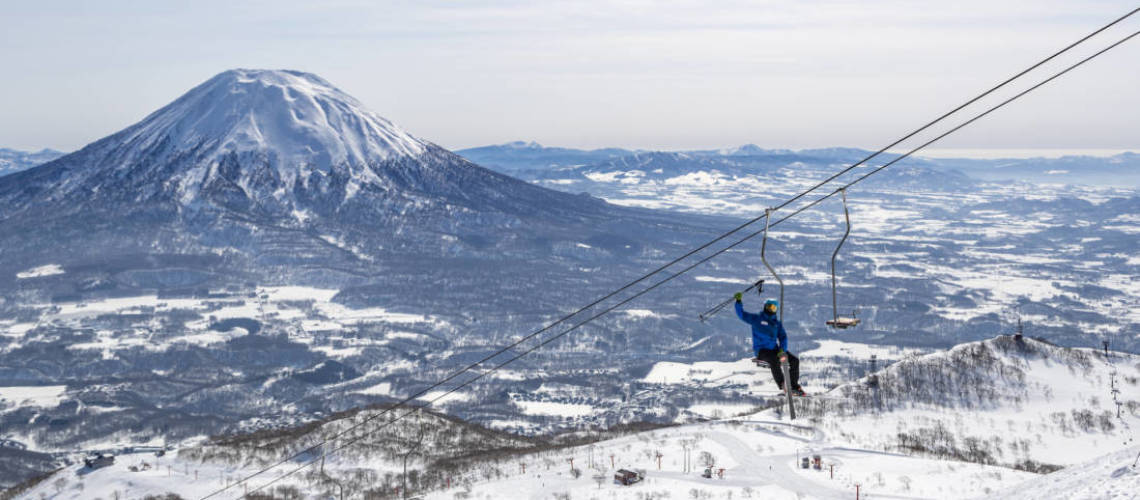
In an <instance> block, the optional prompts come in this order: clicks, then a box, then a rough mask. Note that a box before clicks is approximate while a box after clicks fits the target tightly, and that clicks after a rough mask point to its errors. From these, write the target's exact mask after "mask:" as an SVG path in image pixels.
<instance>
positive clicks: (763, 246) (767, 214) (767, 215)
mask: <svg viewBox="0 0 1140 500" xmlns="http://www.w3.org/2000/svg"><path fill="white" fill-rule="evenodd" d="M774 211H775V209H773V208H766V209H764V237H763V239H762V240H761V241H760V262H763V263H764V267H767V268H768V272H770V273H772V276H775V277H776V281H778V282H779V283H780V308H779V314H780V323H783V322H784V309H785V306H784V279H783V278H781V277H780V275H779V274H776V270H775V269H772V265H771V264H769V263H768V258H767V257H766V256H765V255H764V252H765V250H767V249H768V229H769V228H770V227H771V226H770V222H771V220H772V212H774Z"/></svg>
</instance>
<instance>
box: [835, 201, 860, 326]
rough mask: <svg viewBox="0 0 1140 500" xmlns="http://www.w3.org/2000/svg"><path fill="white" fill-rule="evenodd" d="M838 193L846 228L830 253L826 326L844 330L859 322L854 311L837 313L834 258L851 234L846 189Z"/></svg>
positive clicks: (837, 299)
mask: <svg viewBox="0 0 1140 500" xmlns="http://www.w3.org/2000/svg"><path fill="white" fill-rule="evenodd" d="M839 194H840V195H842V197H843V220H844V222H846V223H847V229H846V230H845V231H843V239H841V240H839V245H838V246H836V247H835V252H833V253H832V254H831V313H832V319H830V320H828V321H827V326H830V327H832V328H838V329H840V330H845V329H847V328H851V327H854V326H857V325H858V324H859V318H856V317H855V311H851V316H840V315H839V297H838V296H839V280H838V279H837V278H836V277H835V259H836V257H838V256H839V249H841V248H843V243H844V242H846V241H847V235H849V234H851V215H850V214H849V213H848V212H847V189H840V190H839Z"/></svg>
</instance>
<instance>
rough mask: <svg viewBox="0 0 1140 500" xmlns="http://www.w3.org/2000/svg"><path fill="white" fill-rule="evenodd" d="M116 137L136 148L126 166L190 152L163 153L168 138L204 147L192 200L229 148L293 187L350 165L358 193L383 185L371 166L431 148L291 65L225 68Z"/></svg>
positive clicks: (189, 187) (186, 189) (190, 183)
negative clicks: (312, 174)
mask: <svg viewBox="0 0 1140 500" xmlns="http://www.w3.org/2000/svg"><path fill="white" fill-rule="evenodd" d="M112 137H113V138H114V140H116V141H118V142H119V143H120V144H131V145H132V147H131V148H127V149H125V150H126V151H127V154H124V155H122V156H121V157H119V158H118V161H119V162H120V165H121V166H122V167H126V166H130V165H134V164H137V163H138V162H139V161H142V160H144V158H136V156H139V155H141V154H151V152H152V151H156V150H157V151H165V152H164V153H163V154H165V155H168V156H170V157H174V156H177V155H182V154H185V153H186V152H185V151H182V150H179V149H177V148H174V149H169V150H162V146H161V145H162V144H164V143H168V144H176V145H188V146H187V147H194V146H198V145H201V146H202V147H201V148H198V149H195V150H194V155H195V156H196V157H197V158H198V164H199V165H201V166H200V167H198V168H195V169H193V170H191V171H190V172H188V173H186V174H184V178H181V179H179V184H180V185H181V186H182V187H181V190H182V199H183V200H189V199H191V198H192V196H193V194H194V193H195V192H196V189H197V186H199V185H200V183H201V181H202V180H203V179H205V178H206V177H207V176H208V175H209V174H210V170H211V167H210V165H213V164H214V163H216V160H217V159H219V158H220V157H222V156H224V155H226V154H228V153H244V154H249V153H252V154H256V155H258V156H259V157H262V158H264V159H265V160H267V161H268V162H269V163H270V164H271V165H273V166H275V167H276V168H277V171H278V172H279V174H280V175H281V178H282V180H284V181H285V182H286V185H291V184H292V183H293V182H294V181H296V180H297V179H299V178H303V176H304V175H305V174H307V173H308V172H309V171H312V170H320V171H327V170H328V169H329V168H330V167H332V166H334V165H343V166H346V167H348V169H349V171H350V172H352V176H353V177H352V180H351V182H350V192H351V191H352V189H355V188H359V186H360V185H362V184H366V183H375V182H379V178H378V176H376V174H375V173H373V172H372V171H371V170H370V169H369V166H370V165H373V164H375V163H377V162H381V161H385V160H390V159H394V158H400V157H415V156H418V155H420V154H422V153H424V152H425V151H426V149H427V143H425V142H423V141H421V140H420V139H417V138H415V137H412V136H411V135H410V134H408V133H407V132H405V131H403V130H402V129H400V128H399V127H397V126H396V125H394V124H393V123H392V122H390V121H388V120H387V119H385V118H383V117H381V116H380V115H378V114H376V113H374V112H372V111H370V110H368V109H366V108H365V107H364V105H363V104H361V103H360V101H357V100H356V99H355V98H353V97H352V96H350V95H348V94H346V93H344V92H342V91H341V90H340V89H337V88H336V87H334V86H333V85H332V84H331V83H329V82H327V81H326V80H324V79H323V78H321V77H319V76H316V75H313V74H310V73H303V72H300V71H289V70H258V69H234V70H229V71H225V72H223V73H221V74H218V75H217V76H215V77H213V78H211V79H209V80H207V81H206V82H205V83H203V84H201V85H199V86H197V87H195V88H194V89H192V90H190V91H189V92H187V93H186V94H185V95H183V96H182V97H180V98H178V99H177V100H175V101H174V102H172V103H170V104H169V105H167V106H165V107H163V108H161V109H159V110H158V111H155V112H154V113H152V114H151V115H150V116H147V117H146V118H145V119H143V120H142V121H141V122H139V123H137V124H135V125H132V126H131V127H129V128H127V129H126V130H124V131H123V132H121V133H119V134H116V135H115V136H112ZM145 160H146V161H147V162H150V163H154V162H156V161H160V160H161V158H153V157H148V158H145Z"/></svg>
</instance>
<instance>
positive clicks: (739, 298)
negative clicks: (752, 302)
mask: <svg viewBox="0 0 1140 500" xmlns="http://www.w3.org/2000/svg"><path fill="white" fill-rule="evenodd" d="M732 298H734V299H736V301H737V302H740V301H741V300H742V299H744V294H742V293H740V292H736V295H733V296H732Z"/></svg>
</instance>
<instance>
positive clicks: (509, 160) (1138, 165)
mask: <svg viewBox="0 0 1140 500" xmlns="http://www.w3.org/2000/svg"><path fill="white" fill-rule="evenodd" d="M457 153H458V154H460V155H462V156H463V157H465V158H467V159H469V160H471V161H473V162H475V163H478V164H480V165H483V166H486V167H488V168H493V169H496V170H499V171H501V172H503V173H507V174H510V175H514V176H517V177H520V178H524V179H529V180H535V179H552V178H555V177H557V176H558V175H560V173H561V174H565V173H567V172H571V173H572V172H575V171H578V172H589V171H602V172H604V171H606V169H607V166H620V165H625V166H631V165H635V166H636V165H641V166H644V164H646V163H648V162H650V161H658V162H660V161H666V162H668V163H670V164H671V165H672V166H673V167H672V168H671V169H666V170H665V172H666V173H668V174H672V175H678V174H683V173H687V172H692V171H699V170H705V169H708V168H718V167H719V168H725V167H727V168H730V169H735V170H737V171H739V172H740V173H757V169H761V168H763V166H764V165H787V164H790V163H795V162H803V163H842V164H852V163H854V162H857V161H859V160H862V159H863V158H865V157H867V156H869V155H870V154H871V153H873V151H867V150H863V149H858V148H843V147H835V148H820V149H802V150H791V149H767V148H762V147H760V146H757V145H755V144H746V145H744V146H739V147H735V148H726V149H706V150H691V151H668V152H666V151H645V150H631V149H620V148H606V149H595V150H581V149H571V148H560V147H545V146H542V145H540V144H538V143H535V142H522V141H517V142H511V143H507V144H502V145H497V146H483V147H478V148H471V149H462V150H458V151H457ZM897 157H898V155H897V154H883V155H881V156H879V157H877V158H875V159H874V160H872V161H871V162H869V163H868V164H869V165H870V166H878V165H881V164H883V163H885V162H888V161H891V160H893V159H895V158H897ZM898 166H899V167H903V168H904V169H905V168H928V169H931V170H938V171H942V172H945V173H948V174H950V175H954V174H956V173H962V174H966V175H968V176H970V177H972V178H974V179H977V180H985V181H1028V182H1036V183H1061V184H1089V185H1114V186H1121V185H1124V186H1140V154H1137V153H1121V154H1117V155H1114V156H1109V157H1104V156H1079V155H1076V156H1063V157H1060V158H1013V159H964V158H937V159H936V158H925V157H922V156H921V153H919V156H918V157H914V158H908V159H906V160H904V161H902V162H900V163H899V165H898ZM900 170H901V169H900Z"/></svg>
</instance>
